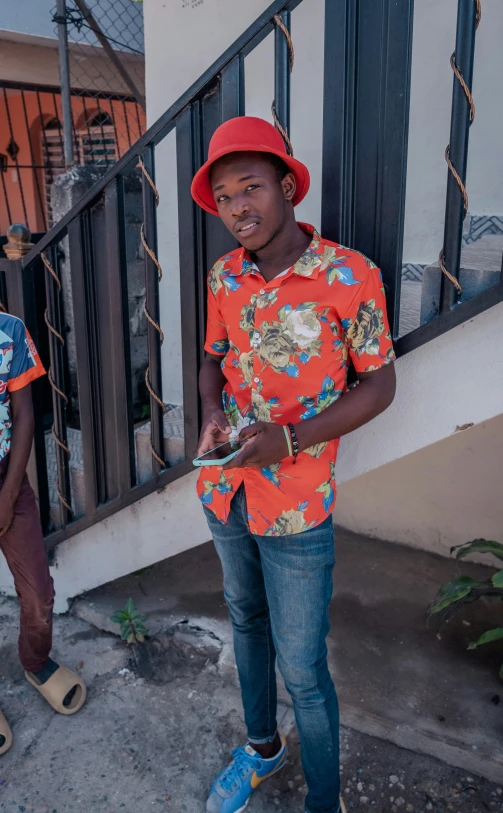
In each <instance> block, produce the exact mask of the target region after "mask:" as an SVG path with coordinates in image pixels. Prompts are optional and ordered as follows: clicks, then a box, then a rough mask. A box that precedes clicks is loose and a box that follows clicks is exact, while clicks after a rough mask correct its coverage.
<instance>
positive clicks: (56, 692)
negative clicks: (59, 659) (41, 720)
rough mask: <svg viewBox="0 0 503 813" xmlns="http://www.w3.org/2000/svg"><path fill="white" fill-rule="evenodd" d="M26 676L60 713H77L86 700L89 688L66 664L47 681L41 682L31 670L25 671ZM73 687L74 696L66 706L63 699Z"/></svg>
mask: <svg viewBox="0 0 503 813" xmlns="http://www.w3.org/2000/svg"><path fill="white" fill-rule="evenodd" d="M25 676H26V680H27V681H28V683H31V685H32V686H34V687H35V689H36V690H37V691H38V692H40V694H41V695H42V697H43V698H44V700H47V702H48V703H49V705H50V706H52V708H53V709H54V711H57V712H58V713H59V714H76V713H77V712H78V711H80V709H81V708H82V706H83V705H84V703H85V702H86V697H87V689H86V687H85V684H84V681H83V680H82V678H80V677H79V676H78V675H76V674H75V672H72V670H71V669H67V667H66V666H60V667H59V668H58V669H57V670H56V672H54V674H53V675H51V677H50V678H49V680H46V682H45V683H40V681H39V680H37V678H36V677H35V676H34V675H33V674H32V673H31V672H25ZM72 689H75V692H74V694H73V697H72V699H71V701H70V703H69V704H68V706H64V705H63V700H64V699H65V697H66V696H67V694H68V693H69V692H71V690H72Z"/></svg>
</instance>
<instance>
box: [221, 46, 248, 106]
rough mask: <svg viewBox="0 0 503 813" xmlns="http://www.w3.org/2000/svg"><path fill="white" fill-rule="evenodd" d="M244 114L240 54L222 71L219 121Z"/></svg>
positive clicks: (243, 82)
mask: <svg viewBox="0 0 503 813" xmlns="http://www.w3.org/2000/svg"><path fill="white" fill-rule="evenodd" d="M244 114H245V73H244V60H243V57H242V56H241V54H239V55H238V56H236V57H235V58H234V59H233V60H232V62H229V64H228V65H227V66H226V67H225V68H224V69H223V71H222V78H221V81H220V115H221V121H222V122H224V121H227V120H228V119H233V118H234V117H235V116H244Z"/></svg>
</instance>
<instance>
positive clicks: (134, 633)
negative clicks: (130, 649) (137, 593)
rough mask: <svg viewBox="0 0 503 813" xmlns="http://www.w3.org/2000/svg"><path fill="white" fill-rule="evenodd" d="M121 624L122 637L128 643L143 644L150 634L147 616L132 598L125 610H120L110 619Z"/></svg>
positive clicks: (129, 599)
mask: <svg viewBox="0 0 503 813" xmlns="http://www.w3.org/2000/svg"><path fill="white" fill-rule="evenodd" d="M110 620H111V621H112V622H113V623H114V624H120V628H121V638H122V640H123V641H126V643H127V644H142V643H143V642H144V640H145V636H146V635H148V628H147V626H146V624H145V622H146V620H147V619H146V617H145V616H144V615H142V614H141V613H139V612H138V610H137V609H136V607H135V604H134V601H133V599H132V598H128V600H127V601H126V606H125V607H124V609H123V610H118V611H117V612H116V613H114V614H113V616H112V617H111V619H110Z"/></svg>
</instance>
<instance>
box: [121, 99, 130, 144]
mask: <svg viewBox="0 0 503 813" xmlns="http://www.w3.org/2000/svg"><path fill="white" fill-rule="evenodd" d="M122 109H123V111H124V124H125V125H126V133H127V140H128V144H129V149H131V133H130V132H129V121H128V117H127V107H126V103H125V102H124V99H123V100H122Z"/></svg>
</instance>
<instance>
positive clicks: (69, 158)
mask: <svg viewBox="0 0 503 813" xmlns="http://www.w3.org/2000/svg"><path fill="white" fill-rule="evenodd" d="M56 10H57V21H58V42H59V81H60V84H61V105H62V108H63V141H64V148H65V166H66V167H67V168H68V167H71V166H72V165H73V163H74V160H73V118H72V92H71V88H70V61H69V59H68V24H67V20H66V2H65V0H56Z"/></svg>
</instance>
